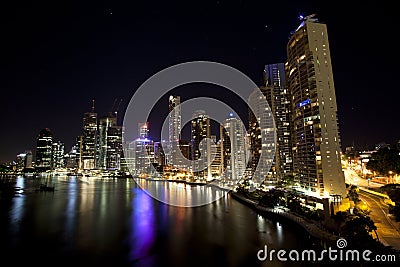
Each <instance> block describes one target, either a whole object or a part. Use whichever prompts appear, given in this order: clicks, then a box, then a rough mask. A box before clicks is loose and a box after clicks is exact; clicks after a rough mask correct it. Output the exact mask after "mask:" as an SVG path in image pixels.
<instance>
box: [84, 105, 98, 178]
mask: <svg viewBox="0 0 400 267" xmlns="http://www.w3.org/2000/svg"><path fill="white" fill-rule="evenodd" d="M96 157H97V113H95V112H94V107H92V111H91V112H86V113H84V115H83V139H82V167H83V169H85V170H90V169H94V168H95V167H96Z"/></svg>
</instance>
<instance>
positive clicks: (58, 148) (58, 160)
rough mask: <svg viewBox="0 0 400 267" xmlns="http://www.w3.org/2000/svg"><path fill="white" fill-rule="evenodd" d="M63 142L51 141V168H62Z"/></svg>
mask: <svg viewBox="0 0 400 267" xmlns="http://www.w3.org/2000/svg"><path fill="white" fill-rule="evenodd" d="M64 166H65V165H64V143H63V142H61V141H57V142H53V144H52V146H51V168H52V169H53V170H55V169H59V168H64Z"/></svg>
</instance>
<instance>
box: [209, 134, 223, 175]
mask: <svg viewBox="0 0 400 267" xmlns="http://www.w3.org/2000/svg"><path fill="white" fill-rule="evenodd" d="M211 140H213V142H214V143H215V144H216V146H215V158H214V160H213V161H212V162H211V176H212V177H220V176H221V174H222V170H223V163H222V145H221V143H222V142H221V140H220V141H218V142H217V137H216V136H215V135H211Z"/></svg>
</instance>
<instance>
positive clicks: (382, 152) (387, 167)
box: [367, 148, 400, 176]
mask: <svg viewBox="0 0 400 267" xmlns="http://www.w3.org/2000/svg"><path fill="white" fill-rule="evenodd" d="M399 153H400V152H399V150H397V149H389V148H382V149H379V150H378V151H377V152H374V153H372V155H371V158H370V160H369V161H368V162H367V169H369V170H371V171H375V172H377V173H379V174H381V175H385V176H387V175H389V174H390V172H393V173H394V174H400V155H399Z"/></svg>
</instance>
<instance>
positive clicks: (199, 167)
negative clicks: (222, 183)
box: [191, 110, 212, 180]
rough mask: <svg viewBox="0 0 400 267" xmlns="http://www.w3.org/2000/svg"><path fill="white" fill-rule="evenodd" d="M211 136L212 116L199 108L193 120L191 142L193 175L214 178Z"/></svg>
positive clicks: (201, 177)
mask: <svg viewBox="0 0 400 267" xmlns="http://www.w3.org/2000/svg"><path fill="white" fill-rule="evenodd" d="M210 138H211V132H210V118H209V117H208V115H207V114H206V113H205V111H204V110H198V111H196V112H195V113H194V114H193V116H192V120H191V143H192V159H193V175H194V176H195V177H196V178H199V179H205V180H207V179H212V175H211V166H210V165H211V139H210ZM203 139H204V141H203V142H202V140H203ZM200 158H201V159H200Z"/></svg>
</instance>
